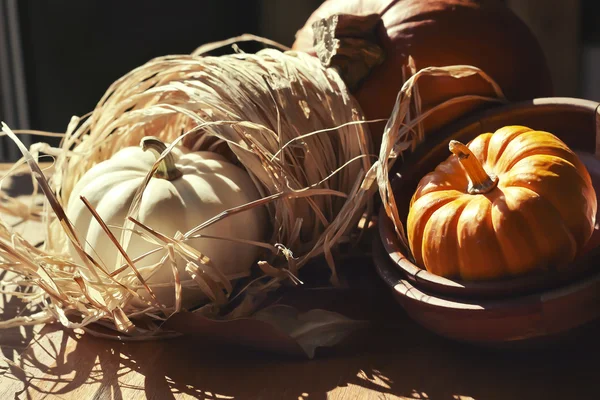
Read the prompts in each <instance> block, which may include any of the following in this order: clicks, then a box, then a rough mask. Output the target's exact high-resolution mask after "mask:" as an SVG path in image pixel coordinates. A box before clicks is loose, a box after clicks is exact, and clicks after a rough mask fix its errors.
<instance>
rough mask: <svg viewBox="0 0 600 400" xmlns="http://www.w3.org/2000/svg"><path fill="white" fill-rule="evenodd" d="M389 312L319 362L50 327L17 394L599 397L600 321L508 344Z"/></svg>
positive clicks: (25, 360) (27, 358) (26, 363)
mask: <svg viewBox="0 0 600 400" xmlns="http://www.w3.org/2000/svg"><path fill="white" fill-rule="evenodd" d="M390 312H391V314H389V322H387V323H386V322H383V321H380V322H379V323H378V324H376V325H374V326H373V329H372V330H371V332H369V333H368V335H363V336H361V338H359V339H361V340H355V341H354V343H352V344H351V345H350V344H349V345H346V346H345V347H343V348H340V349H336V350H328V351H322V352H320V354H319V355H318V357H317V359H315V360H312V361H307V360H298V359H290V358H286V357H278V356H273V355H269V356H267V355H265V354H262V353H258V352H253V351H250V350H247V349H236V348H222V347H220V348H218V347H215V346H213V345H212V344H210V343H202V342H200V341H198V340H197V339H194V338H183V339H175V340H169V341H161V342H143V343H139V342H129V343H122V342H115V341H109V340H101V339H96V338H94V337H91V336H89V335H83V336H78V335H75V334H74V333H71V332H66V331H63V330H60V329H57V328H47V329H46V332H43V335H42V336H41V337H40V338H39V339H37V342H38V343H37V344H39V345H38V346H37V348H38V349H37V351H35V352H34V351H33V350H32V349H31V351H27V352H25V353H24V354H23V356H22V359H21V367H22V368H23V371H22V372H19V371H17V370H16V368H15V372H13V373H14V374H15V376H16V377H17V378H18V379H20V380H21V381H26V382H27V384H26V387H25V388H24V389H23V391H22V392H20V393H18V394H17V395H20V394H24V393H25V394H28V395H30V396H31V397H35V396H34V394H35V393H45V394H51V395H59V396H60V395H64V394H67V393H72V392H74V391H79V390H78V389H81V387H82V386H87V387H88V389H87V390H88V391H84V390H83V389H81V392H82V393H85V396H86V397H90V398H91V397H93V398H102V399H104V398H107V399H108V398H112V399H117V400H120V399H124V398H129V397H131V396H132V395H135V392H139V395H144V394H145V395H146V396H147V397H148V398H158V399H172V398H175V397H177V395H178V394H187V395H190V396H195V397H200V398H209V399H210V398H221V397H219V396H225V397H226V398H236V399H248V398H250V399H252V398H257V399H287V398H292V399H298V398H308V399H325V398H327V393H328V392H330V391H332V390H334V389H335V388H338V387H341V388H344V387H346V389H342V390H346V392H343V393H339V398H355V397H356V396H357V393H358V392H356V391H353V390H356V388H355V387H360V388H364V389H372V390H373V391H375V392H376V393H381V394H387V395H391V396H394V395H395V396H403V397H407V398H415V399H436V400H437V399H452V400H454V399H464V398H474V399H492V400H496V399H506V398H519V399H538V398H544V399H553V398H571V397H572V396H575V397H577V398H596V397H597V396H595V395H597V394H598V393H600V383H599V380H598V377H597V365H598V363H597V358H598V355H600V344H599V343H598V340H597V338H598V337H599V335H600V323H594V324H592V325H590V326H588V327H586V329H584V330H582V331H580V332H576V333H574V334H573V335H572V336H571V337H570V338H569V339H568V340H567V341H565V342H563V343H562V344H561V345H560V346H556V345H554V346H552V347H547V348H542V349H535V350H527V351H524V350H519V351H514V350H513V351H508V350H504V351H499V350H490V349H482V348H476V347H471V346H467V345H461V344H457V343H453V342H450V341H446V340H444V339H441V338H438V337H436V336H434V335H432V334H430V333H428V332H427V331H425V330H424V329H422V328H420V327H419V326H417V325H416V324H414V323H413V322H411V321H410V320H409V319H408V318H407V317H406V316H405V315H404V314H403V313H402V312H401V311H400V310H397V309H394V310H390ZM25 371H26V372H25ZM31 371H35V372H31ZM19 373H21V375H22V376H20V377H19V376H18V374H19ZM92 387H93V388H94V389H93V392H92V393H90V392H89V390H90V389H89V388H92ZM361 393H364V392H361ZM376 393H373V396H374V397H373V398H378V397H377V395H376ZM461 396H464V397H461Z"/></svg>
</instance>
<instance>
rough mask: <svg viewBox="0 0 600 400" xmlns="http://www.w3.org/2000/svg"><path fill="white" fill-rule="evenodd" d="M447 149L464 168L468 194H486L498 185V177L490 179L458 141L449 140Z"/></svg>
mask: <svg viewBox="0 0 600 400" xmlns="http://www.w3.org/2000/svg"><path fill="white" fill-rule="evenodd" d="M448 148H449V149H450V151H451V152H452V154H454V155H455V156H456V157H458V161H459V162H460V164H461V165H462V167H463V168H464V170H465V172H466V174H467V176H468V177H469V181H470V184H469V188H468V192H469V193H470V194H481V193H487V192H489V191H490V190H492V189H493V188H495V187H496V185H497V184H498V177H490V176H489V175H488V173H487V172H485V169H483V165H481V162H479V160H478V159H477V157H476V156H475V154H473V152H472V151H471V150H470V149H469V148H468V147H467V146H465V145H464V144H462V143H461V142H459V141H458V140H451V141H450V144H449V145H448Z"/></svg>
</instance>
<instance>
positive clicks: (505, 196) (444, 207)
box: [407, 126, 597, 280]
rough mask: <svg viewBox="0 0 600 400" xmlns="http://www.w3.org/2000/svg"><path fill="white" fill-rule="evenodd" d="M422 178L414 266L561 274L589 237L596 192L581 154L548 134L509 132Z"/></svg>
mask: <svg viewBox="0 0 600 400" xmlns="http://www.w3.org/2000/svg"><path fill="white" fill-rule="evenodd" d="M450 151H451V152H452V153H453V155H451V156H450V157H449V158H448V159H447V160H446V161H444V162H443V163H441V164H440V165H439V166H438V167H437V168H436V169H435V170H434V171H433V172H431V173H429V174H427V175H426V176H425V177H423V179H421V181H420V183H419V185H418V187H417V190H416V193H415V194H414V196H413V198H412V200H411V206H410V211H409V215H408V222H407V228H408V232H407V233H408V240H409V245H410V247H411V250H412V254H413V256H414V258H415V261H416V263H417V264H418V265H419V266H421V267H425V268H426V269H427V270H428V271H429V272H432V273H434V274H436V275H440V276H444V277H459V278H461V279H464V280H484V279H496V278H502V277H508V276H516V275H520V274H524V273H527V272H532V271H534V270H537V269H541V270H544V269H550V268H557V269H558V268H561V267H564V266H565V265H566V264H568V263H569V262H570V261H572V260H573V259H574V257H575V256H576V255H577V253H578V251H579V250H580V249H581V248H582V247H583V246H584V245H585V244H586V242H587V241H588V239H589V238H590V236H591V234H592V231H593V227H594V223H595V215H596V207H597V204H596V194H595V192H594V188H593V186H592V182H591V179H590V175H589V174H588V172H587V170H586V169H585V166H584V165H583V164H582V163H581V161H580V160H579V158H578V157H577V156H576V155H575V153H573V152H572V151H571V150H570V149H569V148H568V147H567V145H565V144H564V143H563V142H562V141H561V140H560V139H558V138H557V137H556V136H554V135H552V134H551V133H548V132H542V131H534V130H532V129H529V128H527V127H523V126H507V127H504V128H502V129H499V130H498V131H496V132H495V133H494V134H492V133H485V134H482V135H480V136H478V137H477V138H475V139H474V140H473V141H472V142H471V143H469V145H468V146H465V145H464V144H462V143H460V142H457V141H451V142H450Z"/></svg>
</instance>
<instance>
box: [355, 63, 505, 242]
mask: <svg viewBox="0 0 600 400" xmlns="http://www.w3.org/2000/svg"><path fill="white" fill-rule="evenodd" d="M412 63H413V61H412V58H411V57H409V67H410V66H411V65H412ZM411 73H412V76H410V78H408V79H406V81H405V82H404V84H403V85H402V90H401V91H400V92H399V93H398V97H397V99H396V104H395V106H394V110H393V112H392V115H391V117H390V119H389V120H388V122H387V125H386V127H385V129H384V133H383V139H382V144H381V148H380V150H379V160H378V161H377V162H376V163H375V168H374V169H373V173H372V174H370V175H369V176H368V177H367V179H366V180H365V182H364V185H365V186H366V187H368V186H370V185H371V183H372V181H373V180H374V179H376V180H377V185H378V187H379V194H380V196H381V199H382V205H383V207H384V209H385V212H386V214H387V215H388V217H390V219H391V220H392V221H393V223H394V227H395V229H396V234H397V235H398V237H399V238H400V239H401V240H402V241H403V242H404V244H405V246H406V248H409V247H408V241H407V239H406V234H405V232H404V225H403V224H402V221H401V219H400V215H399V213H398V209H397V208H396V201H395V199H394V194H393V191H392V187H391V184H390V179H389V174H390V169H391V168H392V166H393V165H394V163H395V162H396V160H397V159H398V157H400V156H401V155H402V153H403V152H404V151H406V150H408V149H414V148H415V147H416V146H417V145H418V144H419V143H421V142H422V141H423V140H424V139H425V137H424V131H423V129H422V128H421V127H420V124H421V122H422V121H423V120H424V119H425V118H427V117H428V116H429V115H431V114H432V113H434V112H435V111H438V110H441V109H443V108H445V107H448V106H450V105H452V104H456V103H460V102H463V101H470V100H473V99H478V100H483V101H488V102H497V103H498V102H499V103H504V102H506V99H505V97H504V94H503V93H502V89H501V88H500V87H499V86H498V84H497V83H496V82H494V80H493V79H492V78H491V77H489V76H488V75H487V74H486V73H485V72H484V71H482V70H480V69H479V68H476V67H473V66H469V65H454V66H448V67H429V68H424V69H422V70H419V71H417V72H415V71H414V68H411ZM473 75H477V76H480V77H481V78H483V79H484V80H485V81H486V82H487V83H488V84H489V85H490V86H491V88H492V89H493V90H494V93H495V95H496V97H481V96H475V95H466V96H460V97H455V98H452V99H449V100H447V101H445V102H443V103H441V104H439V105H437V106H435V107H433V108H431V109H429V110H428V111H426V112H424V113H422V112H420V99H419V97H418V81H419V79H421V78H422V77H424V76H448V77H452V78H455V79H461V78H466V77H469V76H473ZM411 106H412V107H415V108H416V113H415V114H416V115H414V116H413V115H412V113H411Z"/></svg>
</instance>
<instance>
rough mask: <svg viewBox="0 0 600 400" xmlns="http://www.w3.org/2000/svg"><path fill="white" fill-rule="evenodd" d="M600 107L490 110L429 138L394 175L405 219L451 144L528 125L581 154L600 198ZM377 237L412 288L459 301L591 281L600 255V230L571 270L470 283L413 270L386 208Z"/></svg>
mask: <svg viewBox="0 0 600 400" xmlns="http://www.w3.org/2000/svg"><path fill="white" fill-rule="evenodd" d="M598 106H599V103H596V102H592V101H587V100H579V99H570V98H547V99H537V100H533V101H528V102H522V103H517V104H511V105H508V106H504V107H499V108H495V109H493V110H489V111H487V112H485V113H482V114H479V115H476V116H474V117H471V118H468V119H466V120H464V121H459V122H458V123H456V124H454V125H452V126H450V127H448V128H447V129H444V130H443V131H440V132H438V133H436V134H433V135H431V136H429V137H428V139H427V141H426V142H425V143H423V144H422V145H420V146H419V147H418V148H417V150H415V152H413V153H412V154H410V155H408V156H407V157H406V158H405V161H404V162H403V163H402V165H399V166H396V167H395V168H394V170H393V173H392V177H391V179H392V182H391V183H392V190H393V192H394V197H395V199H396V205H397V207H398V211H399V214H400V218H401V220H402V221H403V223H406V218H407V215H408V209H409V204H410V200H411V197H412V195H413V193H414V192H415V190H416V187H417V185H418V183H419V181H420V180H421V178H422V177H423V176H424V175H425V174H427V173H428V172H430V171H433V170H434V169H435V167H436V166H437V165H438V164H439V163H440V162H442V161H444V160H445V159H447V158H448V155H449V151H448V143H449V142H450V140H453V139H455V140H460V141H461V142H463V143H467V142H468V141H470V140H472V139H474V138H475V137H476V136H477V135H479V134H481V133H484V132H494V131H495V130H497V129H499V128H501V127H502V126H506V125H525V126H528V127H530V128H532V129H536V130H546V131H549V132H552V133H554V134H555V135H556V136H558V137H559V138H561V140H563V141H564V142H565V143H566V144H567V145H568V146H569V147H570V148H571V149H573V150H575V151H577V152H578V153H580V158H581V159H582V161H583V162H584V164H586V166H587V167H588V170H589V171H590V174H591V175H592V178H593V180H594V186H595V188H596V192H597V193H598V194H600V185H597V183H598V182H600V166H599V165H600V164H599V163H600V162H598V160H596V159H595V158H594V157H593V155H592V154H590V153H594V152H595V151H596V136H597V135H598V134H599V133H600V115H598V114H597V109H598ZM597 115H598V118H597ZM599 147H600V146H599ZM592 170H594V171H592ZM599 203H600V201H599ZM379 234H380V236H381V239H382V242H383V246H384V247H385V250H386V251H387V254H388V256H389V257H390V259H391V260H392V261H393V263H394V264H395V265H396V267H397V268H398V269H399V270H400V271H402V272H403V273H404V275H405V278H406V280H407V281H408V282H410V283H411V285H414V286H415V287H418V288H420V289H424V290H427V291H429V292H433V293H438V294H440V295H446V296H452V297H458V298H475V299H481V298H512V297H514V296H516V295H523V294H530V293H539V292H541V291H544V290H549V289H553V288H557V287H560V286H562V285H564V284H566V283H568V282H574V281H577V280H581V279H583V278H585V277H586V276H589V274H590V273H591V272H593V270H594V269H595V266H596V263H595V260H598V259H599V256H600V246H596V244H598V243H600V230H598V229H596V230H595V231H594V236H593V237H592V239H591V240H590V245H588V246H587V247H586V249H585V251H583V252H582V253H581V254H580V255H579V257H578V258H577V259H576V260H575V261H574V262H573V263H572V264H571V265H570V266H569V267H568V268H565V269H561V270H560V271H548V272H538V273H532V274H528V275H524V276H520V277H515V278H507V279H501V280H493V281H478V282H469V281H462V280H460V279H449V278H443V277H440V276H437V275H434V274H431V273H429V272H428V271H426V270H424V269H421V268H420V267H418V266H417V265H415V264H414V263H413V261H412V260H411V255H410V252H409V251H408V250H407V249H406V248H405V247H404V246H403V244H402V242H401V241H400V240H399V238H398V237H397V235H396V233H395V230H394V226H393V223H392V221H391V220H390V219H389V217H388V216H387V215H386V214H385V210H384V209H383V208H382V209H381V210H380V214H379Z"/></svg>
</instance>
